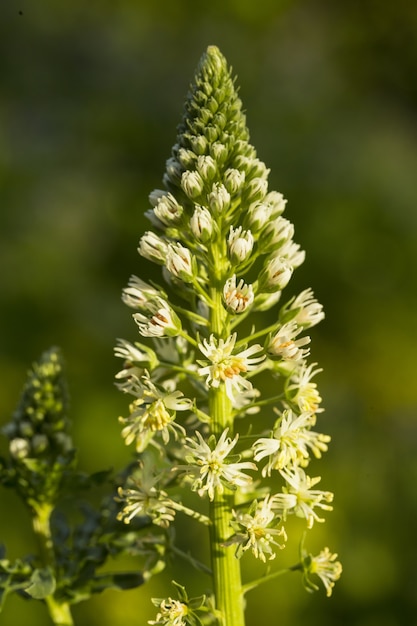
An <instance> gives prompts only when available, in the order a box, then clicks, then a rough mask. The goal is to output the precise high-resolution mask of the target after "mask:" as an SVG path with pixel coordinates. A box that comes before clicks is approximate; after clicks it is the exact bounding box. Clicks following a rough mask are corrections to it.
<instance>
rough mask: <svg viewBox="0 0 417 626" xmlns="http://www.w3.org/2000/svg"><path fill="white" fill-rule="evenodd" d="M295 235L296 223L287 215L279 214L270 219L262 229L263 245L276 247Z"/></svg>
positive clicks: (271, 247)
mask: <svg viewBox="0 0 417 626" xmlns="http://www.w3.org/2000/svg"><path fill="white" fill-rule="evenodd" d="M293 236H294V225H293V224H292V223H291V222H290V221H289V220H287V219H286V218H285V217H281V216H278V217H276V218H275V219H274V220H271V221H269V223H268V225H267V226H266V227H265V229H264V230H263V231H262V247H263V248H264V247H267V248H268V249H276V248H279V247H280V246H283V245H284V243H286V242H288V241H291V239H292V238H293Z"/></svg>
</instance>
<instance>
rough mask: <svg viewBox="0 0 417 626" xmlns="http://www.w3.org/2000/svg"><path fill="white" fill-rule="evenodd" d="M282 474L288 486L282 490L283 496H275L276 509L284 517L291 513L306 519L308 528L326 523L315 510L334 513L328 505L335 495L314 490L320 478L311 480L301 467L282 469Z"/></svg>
mask: <svg viewBox="0 0 417 626" xmlns="http://www.w3.org/2000/svg"><path fill="white" fill-rule="evenodd" d="M280 474H281V476H282V477H283V478H284V479H285V481H286V483H287V485H286V486H285V487H283V488H282V493H281V494H276V495H275V496H273V502H274V505H273V506H274V508H275V509H276V510H278V511H279V512H280V513H281V514H283V516H284V517H285V516H286V514H287V513H289V512H291V513H294V515H296V517H302V518H305V519H306V520H307V528H312V527H313V524H314V522H324V518H323V517H319V516H318V514H317V512H316V511H315V509H316V508H318V509H322V510H324V511H332V510H333V507H332V506H331V505H330V504H328V503H329V502H332V501H333V494H332V493H331V492H330V491H321V490H320V489H312V487H314V485H316V484H317V483H318V482H320V480H321V478H320V476H316V477H315V478H311V477H310V476H307V474H306V473H305V471H304V470H303V469H302V468H301V467H299V466H296V467H293V468H292V469H282V470H280Z"/></svg>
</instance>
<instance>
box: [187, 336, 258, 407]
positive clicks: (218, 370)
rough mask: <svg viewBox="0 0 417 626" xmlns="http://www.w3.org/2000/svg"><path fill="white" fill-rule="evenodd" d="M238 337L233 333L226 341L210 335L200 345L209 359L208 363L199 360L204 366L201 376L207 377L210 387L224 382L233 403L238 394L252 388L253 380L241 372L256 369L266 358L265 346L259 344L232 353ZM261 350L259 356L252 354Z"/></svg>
mask: <svg viewBox="0 0 417 626" xmlns="http://www.w3.org/2000/svg"><path fill="white" fill-rule="evenodd" d="M236 338H237V334H236V333H233V335H231V336H230V337H228V338H227V339H226V341H224V340H223V339H216V338H215V336H214V335H210V339H209V340H207V339H204V340H203V342H202V343H200V344H199V345H198V347H199V348H200V350H201V352H202V353H203V354H204V356H206V357H207V359H208V360H209V364H208V365H206V364H205V362H201V361H199V364H201V365H203V367H201V368H200V369H199V370H198V373H199V374H200V376H205V377H206V385H207V386H208V387H219V385H220V384H221V383H224V384H225V386H226V393H227V395H228V397H229V398H230V400H231V401H232V403H234V402H235V395H236V394H239V393H240V392H241V391H243V390H249V389H251V388H252V384H251V382H250V381H249V380H247V379H246V378H243V377H242V376H241V373H245V372H248V371H251V370H254V369H256V367H257V365H258V364H259V363H260V362H261V361H263V360H264V358H265V355H264V354H263V348H262V346H261V345H259V344H255V345H253V346H250V347H249V348H246V350H243V351H242V352H239V353H238V354H232V352H233V349H234V347H235V343H236ZM260 352H262V354H259V356H252V355H254V354H258V353H260Z"/></svg>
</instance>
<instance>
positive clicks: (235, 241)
mask: <svg viewBox="0 0 417 626" xmlns="http://www.w3.org/2000/svg"><path fill="white" fill-rule="evenodd" d="M253 242H254V238H253V235H252V233H251V231H250V230H243V229H242V226H239V227H238V228H233V226H231V227H230V232H229V237H228V240H227V246H228V250H229V256H230V260H231V261H232V263H234V264H237V263H242V262H243V261H244V260H245V259H247V258H248V256H249V255H250V253H251V252H252V249H253Z"/></svg>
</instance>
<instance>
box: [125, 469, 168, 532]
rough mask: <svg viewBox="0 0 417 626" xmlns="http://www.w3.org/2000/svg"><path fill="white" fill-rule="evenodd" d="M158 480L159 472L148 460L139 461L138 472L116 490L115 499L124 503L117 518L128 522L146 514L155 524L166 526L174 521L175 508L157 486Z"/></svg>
mask: <svg viewBox="0 0 417 626" xmlns="http://www.w3.org/2000/svg"><path fill="white" fill-rule="evenodd" d="M160 481H161V474H157V473H156V472H155V470H154V468H153V467H152V466H151V465H150V463H149V462H147V463H141V464H140V467H139V473H138V474H137V475H135V476H134V477H133V476H132V477H130V478H129V480H128V484H127V487H126V488H122V487H119V489H118V490H117V493H118V496H119V497H118V498H116V500H117V502H121V503H123V505H124V506H123V509H122V510H121V511H120V513H118V515H117V519H118V520H122V521H123V522H124V523H125V524H129V522H130V521H131V520H132V519H133V518H134V517H136V516H144V515H146V516H148V517H150V518H152V522H153V523H154V524H156V525H157V526H162V527H163V528H166V527H168V526H169V524H170V523H171V522H173V521H174V517H175V509H173V508H172V504H171V502H172V501H171V499H170V498H169V497H168V494H167V493H166V492H165V491H164V490H163V489H160V488H159V483H160Z"/></svg>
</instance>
